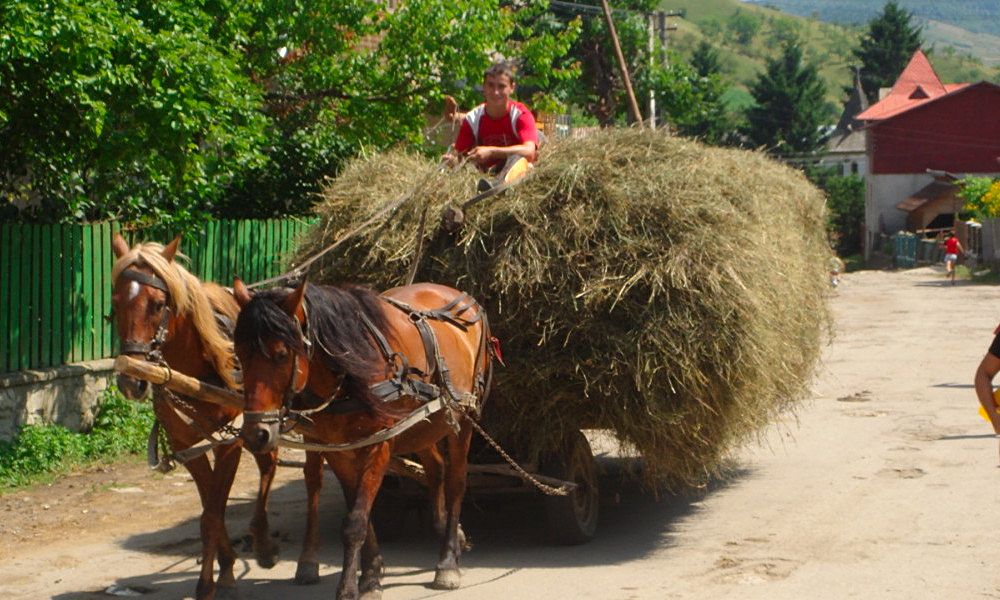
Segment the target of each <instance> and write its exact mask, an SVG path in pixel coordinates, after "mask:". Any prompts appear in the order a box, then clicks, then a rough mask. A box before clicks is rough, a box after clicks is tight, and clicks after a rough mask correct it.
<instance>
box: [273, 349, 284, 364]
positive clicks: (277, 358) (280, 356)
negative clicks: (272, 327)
mask: <svg viewBox="0 0 1000 600" xmlns="http://www.w3.org/2000/svg"><path fill="white" fill-rule="evenodd" d="M271 356H272V358H273V359H274V362H276V363H283V362H285V361H286V360H287V359H288V350H278V351H277V352H275V353H274V354H273V355H271Z"/></svg>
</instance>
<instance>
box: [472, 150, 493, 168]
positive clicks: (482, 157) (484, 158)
mask: <svg viewBox="0 0 1000 600" xmlns="http://www.w3.org/2000/svg"><path fill="white" fill-rule="evenodd" d="M495 154H496V152H494V148H493V146H476V147H475V148H473V149H472V150H469V152H468V154H466V156H468V157H469V160H473V161H475V162H476V164H477V165H480V166H481V165H484V164H486V163H488V162H490V161H491V160H492V159H493V157H494V155H495Z"/></svg>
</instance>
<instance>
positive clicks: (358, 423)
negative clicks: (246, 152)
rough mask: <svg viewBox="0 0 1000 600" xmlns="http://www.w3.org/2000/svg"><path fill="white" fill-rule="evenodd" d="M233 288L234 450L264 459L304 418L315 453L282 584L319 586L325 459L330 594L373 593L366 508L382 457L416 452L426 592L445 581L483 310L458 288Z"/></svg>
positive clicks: (483, 376) (482, 351)
mask: <svg viewBox="0 0 1000 600" xmlns="http://www.w3.org/2000/svg"><path fill="white" fill-rule="evenodd" d="M233 293H234V295H235V296H236V300H237V301H238V302H239V303H240V305H241V306H242V310H241V311H240V316H239V319H238V320H237V323H236V336H235V343H236V353H237V356H238V357H239V359H240V361H241V362H242V364H243V365H244V373H245V377H246V380H245V385H244V397H245V399H246V404H245V412H244V421H243V431H242V435H243V437H244V439H245V443H246V445H247V447H248V448H249V449H250V450H253V451H254V452H270V451H272V449H273V448H274V447H275V445H276V444H277V443H278V438H279V432H280V431H281V430H282V428H283V427H285V426H286V425H288V424H289V421H290V420H291V422H292V423H294V422H295V417H296V415H297V414H298V416H300V417H301V416H302V415H304V414H305V413H308V419H309V421H311V423H310V424H309V427H308V428H307V429H304V430H303V437H304V438H305V440H306V442H309V443H312V444H317V445H318V444H323V445H327V446H325V447H323V448H320V449H316V448H314V450H317V451H311V452H308V453H307V459H306V469H305V477H306V491H307V495H308V505H307V508H308V513H307V531H306V541H305V547H304V549H303V552H302V555H301V557H300V559H299V564H298V570H297V572H296V581H297V582H298V583H312V582H315V581H317V580H318V578H319V574H318V565H317V559H316V550H317V544H318V533H317V526H316V523H317V519H318V510H319V490H320V486H321V484H322V472H321V469H322V461H323V460H324V459H325V460H326V462H327V463H328V464H329V465H330V467H331V468H332V469H333V471H334V473H335V474H336V476H337V479H338V480H339V481H340V484H341V488H342V489H343V492H344V497H345V500H346V502H347V507H348V514H347V516H346V518H345V519H344V523H343V527H342V529H341V534H342V540H343V545H344V562H343V571H342V572H341V578H340V584H339V586H338V588H337V598H338V599H341V600H344V599H354V598H358V597H359V594H360V595H361V597H363V598H365V599H374V598H379V597H381V590H382V587H381V576H382V570H383V561H382V556H381V553H380V551H379V546H378V541H377V539H376V537H375V531H374V528H373V527H372V524H371V520H370V515H371V508H372V503H373V502H374V500H375V496H376V494H377V493H378V491H379V487H380V486H381V484H382V479H383V477H384V476H385V473H386V471H387V469H388V466H389V462H390V458H391V457H392V456H393V455H400V454H417V456H418V457H419V458H420V460H421V462H422V463H423V465H424V468H425V469H426V471H427V473H426V475H427V483H428V486H429V488H430V490H429V491H430V494H431V498H432V503H431V507H432V509H433V511H434V519H435V526H436V528H437V529H439V533H441V534H442V541H441V550H440V556H439V560H438V563H437V569H436V573H435V577H434V586H435V587H437V588H441V589H455V588H457V587H459V584H460V578H461V577H460V573H459V557H460V556H461V552H462V545H463V535H462V534H461V533H460V528H459V516H460V513H461V508H462V498H463V496H464V494H465V483H466V467H467V464H468V452H469V443H470V439H471V435H472V427H471V424H470V420H469V418H471V417H473V416H476V415H477V413H478V411H479V409H480V408H481V405H482V402H483V401H484V399H485V396H486V393H487V390H488V389H489V383H490V382H489V379H490V373H491V364H492V362H491V361H492V356H491V353H490V345H489V344H488V340H489V335H490V334H489V327H488V325H487V322H486V318H485V316H486V313H485V311H483V309H482V308H481V307H480V306H479V304H478V303H477V302H476V301H475V300H474V299H473V298H471V297H470V296H468V295H466V294H464V293H461V292H459V291H457V290H454V289H451V288H449V287H445V286H442V285H435V284H428V283H425V284H417V285H409V286H405V287H399V288H394V289H391V290H389V291H387V292H385V293H383V294H381V295H379V294H376V293H375V292H373V291H371V290H369V289H367V288H363V287H359V286H317V285H309V286H307V285H306V284H305V283H303V284H302V285H300V286H299V287H297V288H295V289H272V290H267V291H264V292H258V293H257V294H256V295H254V296H251V295H250V292H249V290H248V289H247V288H246V286H244V285H243V283H242V282H240V281H239V280H237V281H236V282H235V284H234V286H233ZM310 398H311V400H309V399H310ZM302 402H309V405H308V406H305V407H303V406H301V404H300V403H302ZM432 409H433V410H432ZM438 409H440V410H438ZM408 424H413V426H412V427H409V428H406V427H405V426H407V425H408ZM397 433H398V435H397ZM442 440H443V442H444V443H443V445H444V447H445V449H446V452H447V459H448V460H447V461H445V460H444V457H443V456H442V455H441V451H440V449H439V444H438V443H439V441H442ZM330 445H337V446H339V447H336V446H334V447H331V446H330ZM359 570H360V581H359V577H358V572H359Z"/></svg>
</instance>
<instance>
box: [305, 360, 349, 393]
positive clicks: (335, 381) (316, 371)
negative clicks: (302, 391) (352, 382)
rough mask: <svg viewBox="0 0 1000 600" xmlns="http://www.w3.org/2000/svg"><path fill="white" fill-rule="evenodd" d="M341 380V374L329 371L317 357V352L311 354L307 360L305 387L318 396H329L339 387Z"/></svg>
mask: <svg viewBox="0 0 1000 600" xmlns="http://www.w3.org/2000/svg"><path fill="white" fill-rule="evenodd" d="M342 380H343V376H342V375H338V374H335V373H333V372H332V371H330V369H328V368H327V366H326V365H325V364H323V361H322V360H320V359H319V357H318V353H317V354H316V355H313V358H312V359H311V360H310V361H309V379H308V381H306V387H308V388H309V390H310V391H311V392H312V393H314V394H316V395H317V396H319V397H320V398H329V397H330V396H332V395H333V394H334V393H335V392H336V391H337V388H339V387H340V384H341V382H342Z"/></svg>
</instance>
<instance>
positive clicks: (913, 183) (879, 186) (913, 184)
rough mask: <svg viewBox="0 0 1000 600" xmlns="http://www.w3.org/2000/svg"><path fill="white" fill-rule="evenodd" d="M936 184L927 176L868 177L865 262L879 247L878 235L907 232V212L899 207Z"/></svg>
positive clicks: (866, 180)
mask: <svg viewBox="0 0 1000 600" xmlns="http://www.w3.org/2000/svg"><path fill="white" fill-rule="evenodd" d="M932 181H934V177H933V176H931V175H928V174H927V173H906V174H902V175H871V174H868V175H866V176H865V232H866V238H867V239H866V240H865V242H866V243H865V258H869V257H870V256H871V251H872V249H873V247H874V245H875V244H877V243H878V234H879V233H885V234H888V235H892V234H893V233H896V232H897V231H899V230H901V229H906V217H907V213H906V212H905V211H902V210H899V209H898V208H896V205H897V204H899V203H900V202H902V201H903V200H906V199H907V198H909V197H910V196H911V195H913V193H914V192H917V191H920V188H922V187H924V186H925V185H927V184H929V183H930V182H932Z"/></svg>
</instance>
